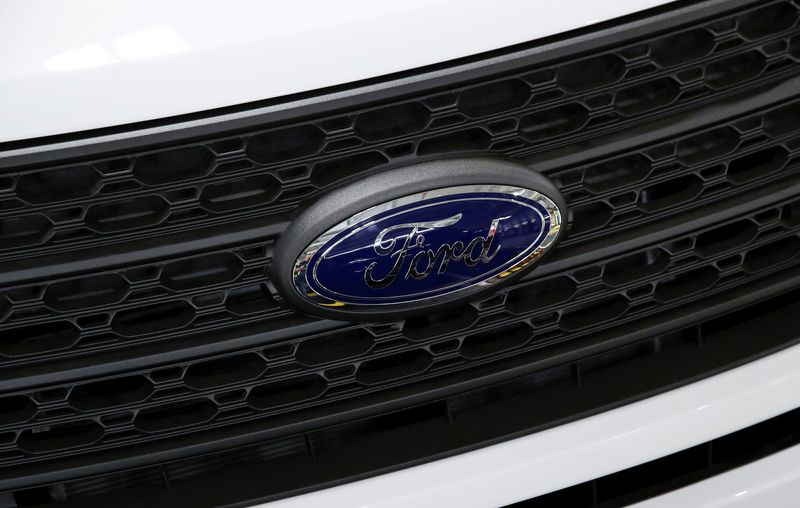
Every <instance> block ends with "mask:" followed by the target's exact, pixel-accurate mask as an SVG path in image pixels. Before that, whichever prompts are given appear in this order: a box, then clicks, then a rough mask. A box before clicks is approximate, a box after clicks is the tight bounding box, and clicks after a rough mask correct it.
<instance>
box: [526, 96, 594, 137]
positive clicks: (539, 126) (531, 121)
mask: <svg viewBox="0 0 800 508" xmlns="http://www.w3.org/2000/svg"><path fill="white" fill-rule="evenodd" d="M588 119H589V113H588V111H587V110H586V108H585V107H584V106H581V105H580V104H568V105H566V106H559V107H557V108H553V109H549V110H546V111H542V112H540V113H536V114H533V115H528V116H524V117H522V119H521V120H520V125H519V130H520V133H521V134H522V135H523V136H524V137H525V138H526V139H528V140H530V141H541V140H544V139H548V138H552V137H555V136H559V135H561V134H566V133H569V132H575V131H577V130H578V129H580V128H581V127H583V126H584V125H586V122H587V121H588Z"/></svg>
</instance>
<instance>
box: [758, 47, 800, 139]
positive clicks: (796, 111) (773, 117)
mask: <svg viewBox="0 0 800 508" xmlns="http://www.w3.org/2000/svg"><path fill="white" fill-rule="evenodd" d="M798 41H800V38H798ZM798 130H800V102H795V103H793V104H789V105H788V106H784V107H782V108H777V109H774V110H772V111H770V112H769V113H767V114H766V115H764V131H765V132H767V133H768V134H769V135H771V136H781V135H783V134H788V133H790V132H793V131H798Z"/></svg>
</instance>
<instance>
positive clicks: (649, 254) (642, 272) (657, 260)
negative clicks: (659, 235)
mask: <svg viewBox="0 0 800 508" xmlns="http://www.w3.org/2000/svg"><path fill="white" fill-rule="evenodd" d="M668 264H669V255H668V254H667V253H666V252H664V251H663V250H662V249H650V250H646V251H644V252H637V253H636V254H631V255H630V256H625V257H623V258H620V259H618V260H616V261H612V262H611V263H609V264H608V265H606V269H605V272H603V277H604V278H605V280H606V281H607V282H608V283H609V284H611V285H612V286H621V285H623V284H628V283H630V282H633V281H636V280H641V279H646V278H648V277H650V276H652V275H656V274H658V273H661V272H663V271H664V269H665V268H666V267H667V265H668Z"/></svg>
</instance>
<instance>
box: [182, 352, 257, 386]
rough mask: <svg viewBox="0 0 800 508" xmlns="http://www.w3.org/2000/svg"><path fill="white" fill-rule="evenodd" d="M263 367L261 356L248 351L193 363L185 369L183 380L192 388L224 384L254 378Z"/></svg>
mask: <svg viewBox="0 0 800 508" xmlns="http://www.w3.org/2000/svg"><path fill="white" fill-rule="evenodd" d="M265 368H266V362H265V361H264V359H263V358H261V357H260V356H258V355H256V354H253V353H248V354H244V355H238V356H230V357H225V358H222V359H219V360H211V361H207V362H199V363H195V364H193V365H191V366H189V368H188V369H186V374H185V375H184V381H185V382H186V384H187V385H189V386H191V387H192V388H200V389H204V388H211V387H216V386H224V385H229V384H233V383H240V382H242V381H249V380H251V379H255V378H257V377H259V376H260V375H261V374H262V373H263V372H264V369H265Z"/></svg>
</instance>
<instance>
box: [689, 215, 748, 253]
mask: <svg viewBox="0 0 800 508" xmlns="http://www.w3.org/2000/svg"><path fill="white" fill-rule="evenodd" d="M757 234H758V227H757V226H756V224H755V223H753V222H751V221H741V222H734V223H733V224H728V225H727V226H723V227H720V228H716V229H712V230H711V231H709V232H707V233H703V234H702V235H699V236H698V237H697V243H696V245H695V248H696V249H697V253H698V254H700V255H701V256H704V257H709V256H714V255H716V254H719V253H721V252H726V251H728V250H731V249H735V248H737V247H738V246H739V245H742V244H747V243H750V242H751V241H752V240H753V238H755V236H756V235H757Z"/></svg>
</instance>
